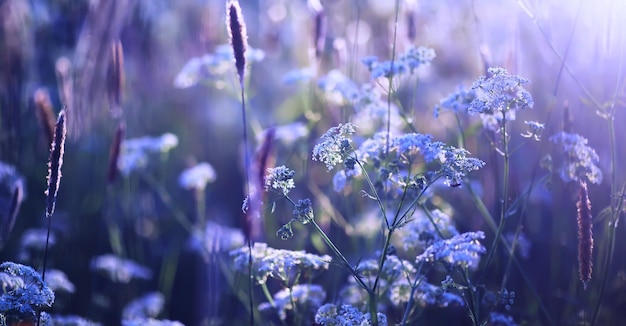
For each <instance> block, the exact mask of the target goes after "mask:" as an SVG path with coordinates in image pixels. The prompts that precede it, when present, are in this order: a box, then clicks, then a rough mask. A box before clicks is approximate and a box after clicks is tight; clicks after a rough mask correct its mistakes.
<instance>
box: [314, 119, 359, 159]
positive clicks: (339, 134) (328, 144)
mask: <svg viewBox="0 0 626 326" xmlns="http://www.w3.org/2000/svg"><path fill="white" fill-rule="evenodd" d="M355 132H356V128H355V126H354V125H353V124H351V123H346V124H340V125H339V126H337V127H332V128H330V129H329V130H328V131H327V132H326V133H325V134H324V135H322V137H321V140H322V142H321V143H318V144H317V145H315V147H313V160H316V161H321V162H324V164H326V168H327V169H328V171H330V170H332V169H333V167H335V165H337V164H339V163H343V161H344V159H345V157H346V156H347V155H348V153H349V152H350V151H351V148H352V139H351V138H350V136H352V135H353V134H354V133H355Z"/></svg>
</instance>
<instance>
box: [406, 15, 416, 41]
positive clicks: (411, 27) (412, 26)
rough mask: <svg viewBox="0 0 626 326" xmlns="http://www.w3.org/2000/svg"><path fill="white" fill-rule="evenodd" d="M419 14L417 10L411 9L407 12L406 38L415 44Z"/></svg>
mask: <svg viewBox="0 0 626 326" xmlns="http://www.w3.org/2000/svg"><path fill="white" fill-rule="evenodd" d="M416 16H417V13H416V12H415V9H413V8H409V9H408V10H407V11H406V37H407V39H408V40H409V42H411V43H414V42H415V39H416V38H417V18H416Z"/></svg>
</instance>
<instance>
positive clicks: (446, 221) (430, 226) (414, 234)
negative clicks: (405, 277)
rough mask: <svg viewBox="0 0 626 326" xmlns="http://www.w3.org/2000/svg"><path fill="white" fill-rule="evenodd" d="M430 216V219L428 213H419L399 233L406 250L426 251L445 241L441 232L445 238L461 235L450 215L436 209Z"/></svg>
mask: <svg viewBox="0 0 626 326" xmlns="http://www.w3.org/2000/svg"><path fill="white" fill-rule="evenodd" d="M430 216H431V218H428V216H427V215H426V213H424V212H422V211H418V214H417V216H414V217H413V219H412V220H411V221H410V222H408V223H407V224H406V226H405V227H404V228H402V229H400V230H399V231H398V232H399V235H398V237H399V239H400V241H401V243H402V247H403V248H404V250H416V249H417V250H420V249H425V248H426V247H428V246H430V245H431V244H432V243H433V242H435V241H439V240H443V239H442V238H441V236H440V235H439V232H441V235H443V237H444V238H449V237H452V236H455V235H458V234H459V231H457V229H456V228H455V227H454V224H453V221H452V218H451V217H450V216H449V215H448V214H446V213H444V212H442V211H440V210H438V209H435V210H433V211H431V212H430Z"/></svg>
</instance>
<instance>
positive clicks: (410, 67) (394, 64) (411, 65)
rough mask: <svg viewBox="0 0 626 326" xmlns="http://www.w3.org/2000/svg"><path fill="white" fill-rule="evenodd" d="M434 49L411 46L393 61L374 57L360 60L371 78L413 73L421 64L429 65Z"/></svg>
mask: <svg viewBox="0 0 626 326" xmlns="http://www.w3.org/2000/svg"><path fill="white" fill-rule="evenodd" d="M435 57H436V55H435V50H433V49H431V48H426V47H422V46H420V47H415V46H411V47H410V48H409V49H408V50H407V51H406V52H405V53H402V54H400V55H399V56H398V58H396V59H395V60H394V61H382V62H379V61H378V60H377V58H376V57H365V58H364V59H363V60H362V62H363V64H365V66H366V67H367V69H368V70H369V71H370V73H371V78H372V79H376V78H380V77H385V78H393V77H394V76H398V75H402V74H406V73H408V74H413V73H414V72H415V70H416V69H417V68H419V67H421V66H428V65H430V63H431V61H433V59H435Z"/></svg>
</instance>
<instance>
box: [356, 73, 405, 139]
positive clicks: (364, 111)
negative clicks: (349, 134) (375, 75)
mask: <svg viewBox="0 0 626 326" xmlns="http://www.w3.org/2000/svg"><path fill="white" fill-rule="evenodd" d="M350 103H351V105H352V107H353V108H354V113H355V114H354V116H353V117H352V123H353V124H355V125H357V126H359V131H360V133H361V134H364V135H370V134H374V133H375V132H378V131H379V130H380V129H381V126H386V125H387V122H388V121H389V118H388V117H389V116H390V117H391V118H390V120H391V121H389V122H390V123H391V125H390V126H389V128H390V131H391V132H392V133H394V132H397V131H401V130H402V129H403V127H404V126H405V125H406V122H405V119H403V118H402V117H401V115H400V110H399V109H398V106H397V105H395V104H394V103H391V106H389V104H388V103H387V100H386V99H385V97H384V96H383V93H382V91H381V90H380V88H377V87H375V86H374V85H372V84H367V83H366V84H363V85H362V86H361V88H360V89H358V90H357V92H356V93H355V96H354V98H353V99H352V101H351V102H350ZM385 129H386V128H385Z"/></svg>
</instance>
